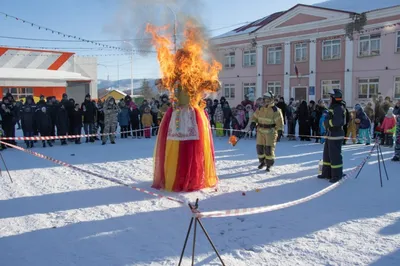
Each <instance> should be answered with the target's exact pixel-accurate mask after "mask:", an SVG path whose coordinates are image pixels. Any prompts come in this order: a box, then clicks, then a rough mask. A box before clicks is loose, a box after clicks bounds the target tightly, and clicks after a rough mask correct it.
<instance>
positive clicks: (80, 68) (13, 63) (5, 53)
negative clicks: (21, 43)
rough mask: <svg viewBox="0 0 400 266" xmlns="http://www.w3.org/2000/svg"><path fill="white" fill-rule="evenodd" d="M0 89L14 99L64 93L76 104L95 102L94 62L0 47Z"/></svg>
mask: <svg viewBox="0 0 400 266" xmlns="http://www.w3.org/2000/svg"><path fill="white" fill-rule="evenodd" d="M0 89H1V91H2V97H3V96H4V95H5V94H6V93H8V92H10V93H11V94H12V95H13V96H14V98H15V99H20V98H25V97H26V96H29V95H32V96H35V97H39V96H40V95H44V96H45V97H48V96H55V97H56V98H57V99H61V97H62V95H63V93H67V94H68V97H69V98H74V99H75V101H76V102H82V101H83V100H84V98H85V95H86V94H88V93H89V94H90V95H91V96H92V98H93V99H96V98H97V58H95V57H79V56H76V55H75V54H74V53H70V52H61V51H48V50H33V49H20V48H8V47H0Z"/></svg>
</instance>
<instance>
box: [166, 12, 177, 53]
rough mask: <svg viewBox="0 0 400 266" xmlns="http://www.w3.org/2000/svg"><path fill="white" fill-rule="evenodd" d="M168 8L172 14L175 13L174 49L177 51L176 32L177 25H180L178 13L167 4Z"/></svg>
mask: <svg viewBox="0 0 400 266" xmlns="http://www.w3.org/2000/svg"><path fill="white" fill-rule="evenodd" d="M167 8H168V9H169V10H170V11H171V12H172V14H174V50H175V53H176V34H177V27H178V24H177V19H176V13H175V11H174V10H172V8H171V7H170V6H169V5H167Z"/></svg>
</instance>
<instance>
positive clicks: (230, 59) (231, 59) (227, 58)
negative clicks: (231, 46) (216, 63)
mask: <svg viewBox="0 0 400 266" xmlns="http://www.w3.org/2000/svg"><path fill="white" fill-rule="evenodd" d="M224 67H225V68H234V67H235V52H230V53H227V54H225V55H224Z"/></svg>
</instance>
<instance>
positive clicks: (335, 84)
mask: <svg viewBox="0 0 400 266" xmlns="http://www.w3.org/2000/svg"><path fill="white" fill-rule="evenodd" d="M333 89H340V80H339V79H331V80H321V99H322V100H329V99H330V96H329V94H328V93H329V92H330V91H332V90H333ZM324 90H326V93H324ZM324 96H325V97H324Z"/></svg>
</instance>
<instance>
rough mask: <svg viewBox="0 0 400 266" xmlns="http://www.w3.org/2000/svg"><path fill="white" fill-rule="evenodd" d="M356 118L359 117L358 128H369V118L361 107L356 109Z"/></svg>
mask: <svg viewBox="0 0 400 266" xmlns="http://www.w3.org/2000/svg"><path fill="white" fill-rule="evenodd" d="M356 118H357V119H360V125H359V129H368V128H371V120H369V118H368V116H367V114H366V113H365V112H364V110H363V109H362V108H359V109H357V113H356Z"/></svg>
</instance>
